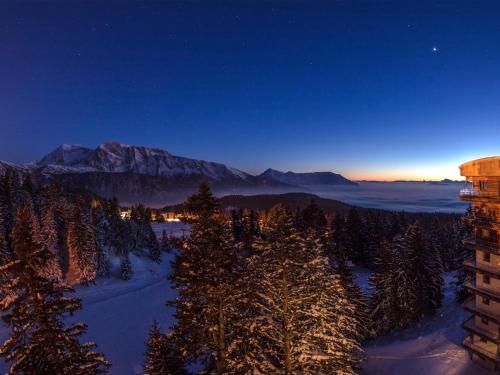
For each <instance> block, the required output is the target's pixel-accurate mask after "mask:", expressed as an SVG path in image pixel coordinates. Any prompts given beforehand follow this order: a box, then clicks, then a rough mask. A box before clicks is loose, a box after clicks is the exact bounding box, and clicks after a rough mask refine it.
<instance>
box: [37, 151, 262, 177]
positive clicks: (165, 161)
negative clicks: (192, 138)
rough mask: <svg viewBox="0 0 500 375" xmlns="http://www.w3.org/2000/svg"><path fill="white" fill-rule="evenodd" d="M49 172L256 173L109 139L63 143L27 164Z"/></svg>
mask: <svg viewBox="0 0 500 375" xmlns="http://www.w3.org/2000/svg"><path fill="white" fill-rule="evenodd" d="M27 166H28V167H30V168H31V169H37V170H41V171H43V172H44V173H48V174H54V173H55V174H58V173H89V172H107V173H134V174H141V175H148V176H203V177H206V178H208V179H210V180H216V181H221V180H226V179H235V180H242V181H247V180H248V179H250V178H251V177H253V176H250V175H249V174H247V173H245V172H242V171H240V170H237V169H235V168H230V167H227V166H225V165H224V164H220V163H213V162H209V161H204V160H194V159H188V158H184V157H180V156H175V155H172V154H170V153H169V152H167V151H165V150H162V149H158V148H147V147H141V146H130V145H126V144H123V143H119V142H106V143H103V144H101V145H99V146H98V147H97V148H96V149H94V150H93V149H90V148H86V147H82V146H79V145H61V146H59V147H58V148H56V149H55V150H54V151H52V152H50V153H49V154H47V155H46V156H45V157H43V158H42V159H41V160H40V161H38V162H35V163H30V164H28V165H27Z"/></svg>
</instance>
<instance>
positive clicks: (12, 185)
mask: <svg viewBox="0 0 500 375" xmlns="http://www.w3.org/2000/svg"><path fill="white" fill-rule="evenodd" d="M18 203H19V175H18V174H17V173H16V171H15V170H14V169H12V168H9V167H7V168H6V169H5V172H4V173H3V175H0V232H1V234H0V237H1V238H2V239H3V243H4V245H3V247H2V251H3V252H4V254H3V256H2V258H3V259H4V260H8V259H10V258H11V257H12V255H13V254H12V246H11V242H12V241H11V233H12V228H13V227H14V218H15V213H16V206H17V204H18ZM0 262H2V259H0ZM0 264H1V263H0Z"/></svg>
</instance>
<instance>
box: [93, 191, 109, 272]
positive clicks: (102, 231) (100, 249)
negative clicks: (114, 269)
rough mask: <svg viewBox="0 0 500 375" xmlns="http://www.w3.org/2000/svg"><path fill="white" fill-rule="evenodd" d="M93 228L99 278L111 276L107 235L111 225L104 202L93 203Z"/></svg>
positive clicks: (95, 201)
mask: <svg viewBox="0 0 500 375" xmlns="http://www.w3.org/2000/svg"><path fill="white" fill-rule="evenodd" d="M92 226H93V227H94V230H95V241H96V250H97V271H96V272H97V276H105V277H106V276H109V271H110V263H109V256H108V251H109V246H108V244H107V233H108V231H109V225H108V222H107V220H106V217H105V214H104V209H103V207H102V202H101V201H99V200H94V201H93V202H92Z"/></svg>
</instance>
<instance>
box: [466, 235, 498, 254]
mask: <svg viewBox="0 0 500 375" xmlns="http://www.w3.org/2000/svg"><path fill="white" fill-rule="evenodd" d="M463 244H464V245H465V246H468V247H470V248H471V249H472V250H475V249H476V248H477V249H479V250H483V251H487V252H489V253H498V252H500V243H499V242H498V241H490V240H485V239H484V238H470V239H467V240H465V241H464V242H463Z"/></svg>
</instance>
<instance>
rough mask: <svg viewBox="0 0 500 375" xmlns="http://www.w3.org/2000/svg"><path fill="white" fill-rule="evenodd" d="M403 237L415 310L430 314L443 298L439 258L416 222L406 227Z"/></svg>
mask: <svg viewBox="0 0 500 375" xmlns="http://www.w3.org/2000/svg"><path fill="white" fill-rule="evenodd" d="M404 239H405V247H406V249H405V250H406V256H407V261H408V262H409V263H410V264H411V273H412V275H413V284H414V288H415V289H414V293H415V298H416V300H415V310H416V311H419V310H420V313H421V314H432V313H434V312H435V311H436V310H437V309H438V308H439V307H441V302H442V299H443V278H442V273H443V269H442V265H441V259H440V257H439V254H438V252H437V251H436V249H435V248H434V247H432V245H431V244H430V241H429V240H428V238H426V237H425V235H424V231H423V228H422V226H421V225H420V224H419V223H418V222H417V223H415V224H413V225H410V226H409V227H408V229H407V231H406V234H405V238H404Z"/></svg>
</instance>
